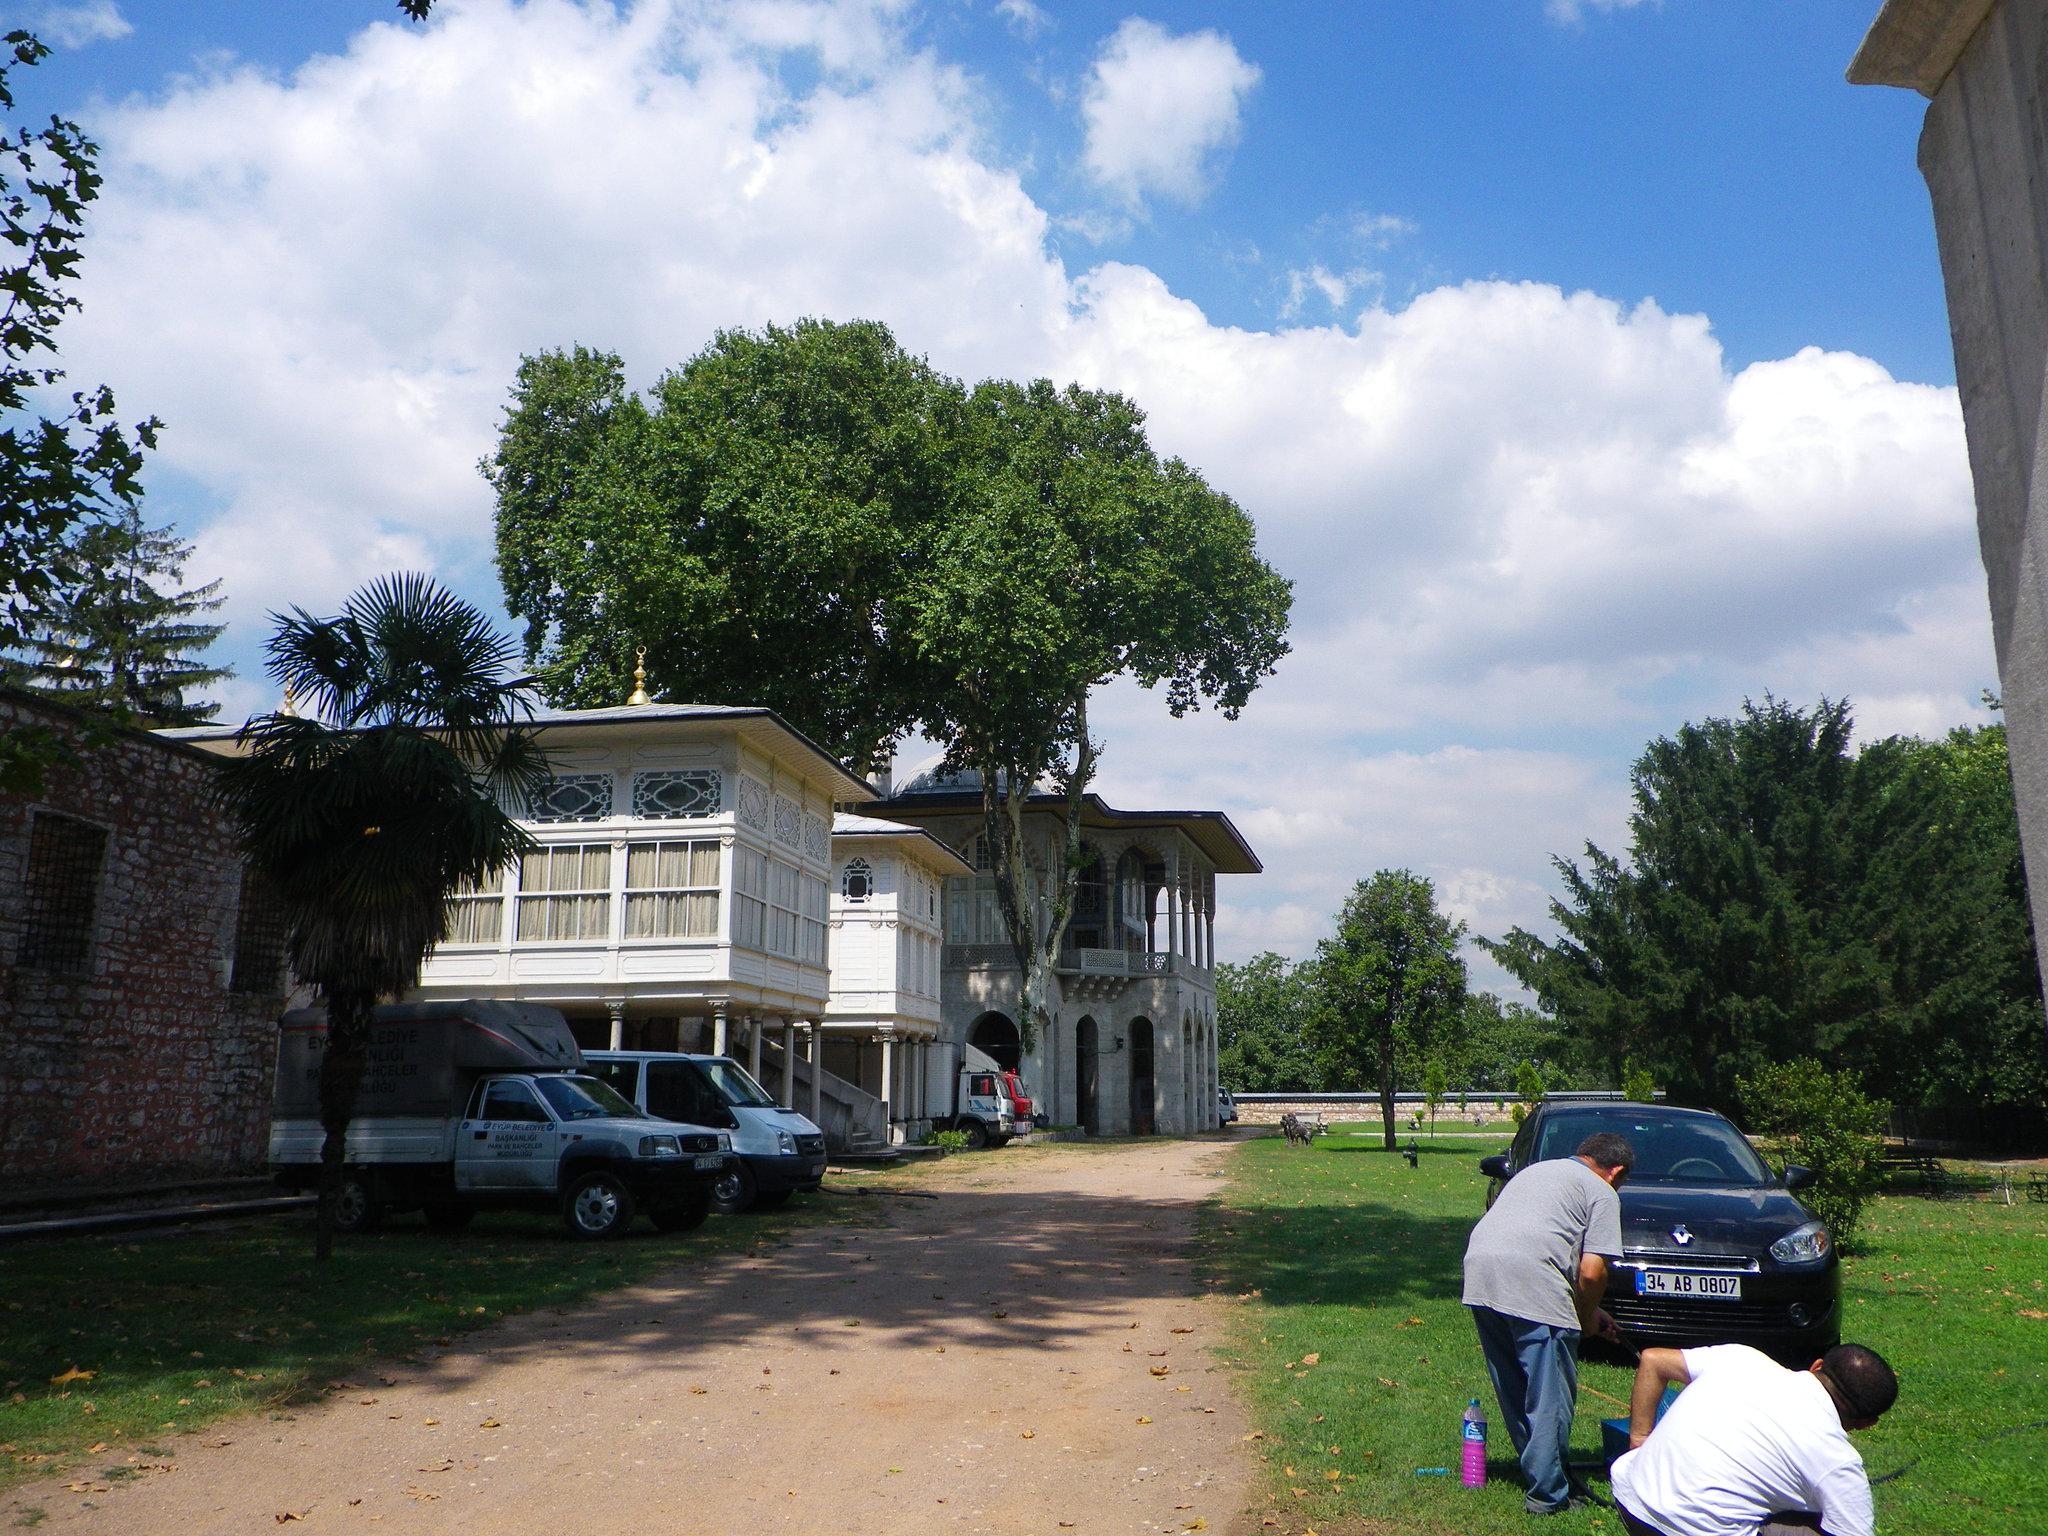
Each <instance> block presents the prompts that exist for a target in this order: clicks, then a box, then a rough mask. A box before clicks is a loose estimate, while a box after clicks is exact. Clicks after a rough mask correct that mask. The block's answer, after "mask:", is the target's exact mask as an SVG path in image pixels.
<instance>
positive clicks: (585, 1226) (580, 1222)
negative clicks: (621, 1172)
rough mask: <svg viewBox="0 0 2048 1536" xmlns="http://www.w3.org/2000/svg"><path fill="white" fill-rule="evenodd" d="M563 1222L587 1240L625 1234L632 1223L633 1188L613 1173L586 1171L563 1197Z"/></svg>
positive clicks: (597, 1239)
mask: <svg viewBox="0 0 2048 1536" xmlns="http://www.w3.org/2000/svg"><path fill="white" fill-rule="evenodd" d="M562 1225H564V1226H565V1227H567V1228H568V1229H569V1231H570V1234H571V1235H572V1236H575V1237H580V1238H583V1239H585V1240H586V1241H588V1242H600V1241H602V1240H604V1239H606V1238H615V1237H624V1236H625V1235H626V1229H627V1228H628V1227H630V1226H632V1225H633V1192H632V1191H631V1190H630V1189H628V1188H626V1186H625V1185H624V1184H623V1183H621V1182H620V1181H619V1178H618V1175H616V1174H611V1173H586V1174H584V1175H583V1177H582V1178H580V1179H578V1180H577V1181H576V1182H575V1183H574V1184H572V1185H570V1186H569V1193H568V1194H567V1195H565V1196H564V1197H563V1198H562Z"/></svg>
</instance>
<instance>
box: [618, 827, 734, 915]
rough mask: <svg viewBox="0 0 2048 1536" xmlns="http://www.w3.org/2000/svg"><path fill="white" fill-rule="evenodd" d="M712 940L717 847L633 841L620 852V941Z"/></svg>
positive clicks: (706, 844)
mask: <svg viewBox="0 0 2048 1536" xmlns="http://www.w3.org/2000/svg"><path fill="white" fill-rule="evenodd" d="M717 936H718V844H717V843H716V842H697V843H635V844H633V845H632V846H631V847H629V848H628V849H627V850H626V937H627V938H629V939H709V938H716V937H717Z"/></svg>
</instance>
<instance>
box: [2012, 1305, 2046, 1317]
mask: <svg viewBox="0 0 2048 1536" xmlns="http://www.w3.org/2000/svg"><path fill="white" fill-rule="evenodd" d="M2019 1311H2020V1316H2021V1317H2048V1312H2036V1311H2035V1310H2034V1309H2033V1308H2032V1307H2021V1308H2020V1309H2019Z"/></svg>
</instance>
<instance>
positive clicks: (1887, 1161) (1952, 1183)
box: [1877, 1152, 1957, 1200]
mask: <svg viewBox="0 0 2048 1536" xmlns="http://www.w3.org/2000/svg"><path fill="white" fill-rule="evenodd" d="M1877 1166H1878V1170H1879V1171H1880V1172H1881V1173H1883V1174H1884V1176H1885V1178H1886V1179H1887V1180H1890V1179H1891V1178H1893V1177H1895V1176H1898V1175H1902V1174H1903V1175H1907V1176H1909V1177H1913V1178H1915V1179H1917V1181H1918V1183H1919V1185H1920V1188H1921V1189H1922V1190H1924V1191H1925V1192H1926V1193H1928V1194H1930V1195H1932V1196H1934V1198H1935V1199H1937V1200H1948V1199H1952V1198H1953V1197H1954V1196H1955V1195H1956V1193H1957V1189H1956V1180H1955V1176H1954V1175H1953V1174H1951V1173H1950V1172H1949V1171H1948V1169H1946V1168H1944V1167H1943V1166H1942V1164H1941V1159H1940V1158H1936V1157H1928V1156H1925V1155H1924V1154H1919V1153H1910V1154H1909V1153H1903V1152H1902V1153H1894V1154H1892V1155H1889V1156H1886V1157H1884V1158H1881V1159H1879V1161H1878V1165H1877Z"/></svg>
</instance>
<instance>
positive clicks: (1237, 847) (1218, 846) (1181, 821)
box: [877, 790, 1266, 875]
mask: <svg viewBox="0 0 2048 1536" xmlns="http://www.w3.org/2000/svg"><path fill="white" fill-rule="evenodd" d="M877 809H879V810H882V811H885V812H887V813H889V814H890V815H891V816H895V815H899V814H901V815H915V814H917V813H919V812H924V813H926V814H948V815H959V814H961V813H963V812H972V813H977V814H978V813H979V812H980V810H981V792H980V791H979V790H946V791H940V792H921V793H918V794H914V795H898V796H896V797H895V798H893V799H890V800H884V801H882V802H881V803H880V805H879V806H878V807H877ZM1028 809H1029V810H1031V811H1032V812H1037V813H1043V814H1047V815H1055V816H1064V815H1065V814H1066V809H1067V802H1066V797H1065V796H1063V795H1057V794H1034V795H1033V796H1032V797H1031V799H1030V801H1029V805H1028ZM1081 825H1082V826H1083V827H1090V828H1095V829H1097V830H1101V831H1109V830H1121V831H1134V830H1139V829H1142V828H1145V827H1171V828H1174V829H1176V830H1178V831H1180V832H1181V833H1183V834H1184V835H1186V837H1187V838H1188V840H1189V841H1190V842H1192V843H1193V844H1194V845H1195V846H1196V847H1197V848H1200V849H1201V850H1202V852H1203V853H1204V854H1206V855H1207V856H1208V858H1209V860H1210V862H1211V863H1213V864H1214V865H1215V866H1216V869H1217V872H1218V873H1219V874H1225V875H1257V874H1262V873H1264V872H1265V868H1266V866H1265V865H1264V864H1263V863H1261V862H1260V860H1259V856H1258V855H1257V854H1256V853H1254V852H1252V847H1251V844H1250V843H1248V842H1246V841H1245V839H1244V834H1243V833H1241V832H1239V831H1238V830H1237V827H1236V824H1235V823H1233V822H1232V821H1231V819H1230V817H1229V816H1228V815H1227V814H1226V813H1224V812H1222V811H1120V810H1117V809H1116V808H1115V807H1114V806H1111V805H1109V804H1107V803H1105V802H1104V800H1103V799H1102V797H1101V796H1100V795H1096V794H1092V793H1091V794H1088V795H1084V796H1083V797H1082V807H1081Z"/></svg>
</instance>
